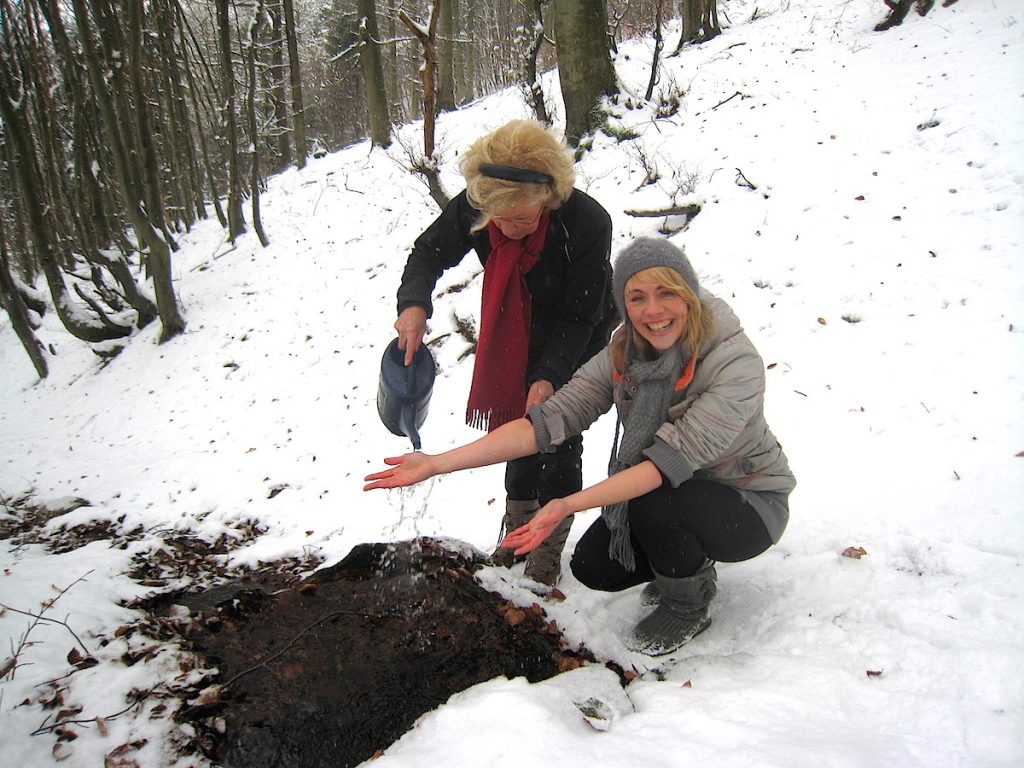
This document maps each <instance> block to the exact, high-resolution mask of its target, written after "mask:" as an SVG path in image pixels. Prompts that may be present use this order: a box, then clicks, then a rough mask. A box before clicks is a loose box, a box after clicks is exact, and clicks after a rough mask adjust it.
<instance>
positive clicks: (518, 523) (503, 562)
mask: <svg viewBox="0 0 1024 768" xmlns="http://www.w3.org/2000/svg"><path fill="white" fill-rule="evenodd" d="M538 509H540V504H538V503H537V500H536V499H526V500H524V501H516V500H514V499H509V500H508V501H506V502H505V516H504V517H503V518H502V519H501V532H500V533H499V534H498V544H499V546H498V547H497V548H496V549H495V550H494V552H492V553H491V565H495V566H498V567H499V568H509V567H511V566H512V565H513V564H515V563H521V562H522V561H523V560H525V559H526V555H520V556H519V557H516V556H515V554H514V553H513V550H511V549H506V548H505V547H502V546H500V544H501V542H502V541H503V540H504V538H505V537H506V536H507V535H508V534H510V533H511V532H512V531H514V530H515V529H516V528H521V527H522V526H524V525H526V524H527V523H528V522H530V520H532V519H533V516H534V515H535V514H537V510H538Z"/></svg>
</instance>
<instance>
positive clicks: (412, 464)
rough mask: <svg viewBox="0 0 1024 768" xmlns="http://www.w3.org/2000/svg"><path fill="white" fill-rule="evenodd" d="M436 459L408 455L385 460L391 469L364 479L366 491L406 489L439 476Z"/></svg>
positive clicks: (429, 456) (426, 455)
mask: <svg viewBox="0 0 1024 768" xmlns="http://www.w3.org/2000/svg"><path fill="white" fill-rule="evenodd" d="M433 458H434V457H433V456H431V455H429V454H426V453H419V452H418V451H417V452H416V453H407V454H405V455H404V456H394V457H391V458H387V459H384V463H385V464H389V465H391V468H390V469H385V470H384V471H383V472H374V473H373V474H372V475H367V476H366V477H365V478H363V479H364V480H365V481H366V485H364V486H363V490H364V491H372V490H373V489H374V488H404V487H405V486H407V485H415V484H416V483H419V482H422V481H424V480H426V479H427V478H429V477H433V476H434V475H436V474H437V471H436V469H435V468H434V465H433V463H432V459H433Z"/></svg>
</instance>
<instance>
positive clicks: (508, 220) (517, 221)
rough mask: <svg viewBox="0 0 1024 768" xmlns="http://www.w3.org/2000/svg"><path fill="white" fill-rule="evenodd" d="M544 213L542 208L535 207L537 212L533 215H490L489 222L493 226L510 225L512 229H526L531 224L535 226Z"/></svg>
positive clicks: (541, 206) (540, 206)
mask: <svg viewBox="0 0 1024 768" xmlns="http://www.w3.org/2000/svg"><path fill="white" fill-rule="evenodd" d="M542 213H544V206H543V205H539V206H537V210H536V212H535V213H533V214H525V215H521V216H502V215H501V214H492V215H491V221H493V222H494V223H495V224H510V225H512V226H514V227H528V226H530V225H531V224H536V223H537V222H538V221H539V220H540V217H541V214H542Z"/></svg>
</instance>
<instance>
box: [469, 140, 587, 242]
mask: <svg viewBox="0 0 1024 768" xmlns="http://www.w3.org/2000/svg"><path fill="white" fill-rule="evenodd" d="M485 163H493V164H497V165H509V166H513V167H515V168H522V169H525V170H530V171H539V172H540V173H544V174H547V175H548V176H550V177H551V178H552V179H553V181H552V183H550V184H535V183H532V182H517V181H505V180H503V179H495V178H491V177H489V176H484V175H483V174H482V173H481V172H480V166H481V165H482V164H485ZM459 170H461V171H462V175H463V177H465V179H466V196H467V197H468V198H469V203H470V205H472V206H473V207H474V208H476V209H477V210H478V211H480V213H481V216H480V219H479V220H478V221H477V222H476V224H475V225H474V226H473V230H474V231H478V230H481V229H483V228H484V227H486V226H487V223H488V222H489V221H490V220H491V217H492V216H493V215H494V214H495V213H497V212H499V211H502V210H506V209H508V208H511V207H513V206H516V205H521V204H524V203H543V204H544V205H545V206H546V207H547V208H548V209H550V210H554V209H555V208H558V207H560V206H561V205H562V204H563V203H564V202H565V201H566V200H568V199H569V195H571V194H572V188H573V184H574V183H575V181H576V172H575V169H574V168H573V157H572V152H571V151H570V150H569V149H568V147H567V146H566V143H565V140H564V139H561V138H559V137H557V136H555V134H554V133H552V132H551V131H550V130H549V129H547V128H545V127H544V126H543V125H542V124H541V123H539V122H537V121H536V120H512V121H511V122H508V123H505V125H503V126H501V127H500V128H498V129H496V130H494V131H492V132H491V133H488V134H487V135H486V136H482V137H481V138H479V139H477V140H476V141H475V142H473V144H472V145H471V146H470V147H469V149H468V150H466V153H465V154H464V155H463V157H462V160H461V162H460V163H459Z"/></svg>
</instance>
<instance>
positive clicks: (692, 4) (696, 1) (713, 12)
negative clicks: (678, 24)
mask: <svg viewBox="0 0 1024 768" xmlns="http://www.w3.org/2000/svg"><path fill="white" fill-rule="evenodd" d="M720 34H722V29H721V27H719V26H718V0H683V29H682V32H680V34H679V42H678V43H677V44H676V49H675V51H673V55H675V54H677V53H679V52H680V51H681V50H682V49H683V46H684V45H686V44H687V43H706V42H707V41H708V40H711V39H712V38H715V37H718V36H719V35H720Z"/></svg>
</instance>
